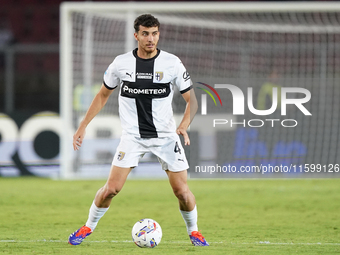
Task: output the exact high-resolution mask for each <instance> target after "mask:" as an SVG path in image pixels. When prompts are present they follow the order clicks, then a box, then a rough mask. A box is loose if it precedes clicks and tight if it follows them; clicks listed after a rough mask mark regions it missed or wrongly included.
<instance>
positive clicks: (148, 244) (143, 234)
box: [131, 219, 162, 248]
mask: <svg viewBox="0 0 340 255" xmlns="http://www.w3.org/2000/svg"><path fill="white" fill-rule="evenodd" d="M131 234H132V240H133V241H134V243H135V244H136V245H137V246H138V247H141V248H154V247H156V246H157V245H158V244H159V243H160V242H161V239H162V229H161V226H160V225H159V224H158V223H157V222H156V221H154V220H152V219H141V220H139V221H137V222H136V224H135V225H134V226H133V228H132V233H131Z"/></svg>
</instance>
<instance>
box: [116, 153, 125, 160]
mask: <svg viewBox="0 0 340 255" xmlns="http://www.w3.org/2000/svg"><path fill="white" fill-rule="evenodd" d="M124 156H125V152H122V151H120V152H119V153H118V157H117V159H118V160H119V161H121V160H122V159H123V158H124Z"/></svg>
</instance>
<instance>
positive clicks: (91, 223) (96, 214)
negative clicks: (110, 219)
mask: <svg viewBox="0 0 340 255" xmlns="http://www.w3.org/2000/svg"><path fill="white" fill-rule="evenodd" d="M108 209H109V208H98V207H97V206H96V205H95V204H94V201H93V203H92V205H91V208H90V212H89V218H88V219H87V222H86V224H85V226H87V227H89V228H90V229H91V230H92V231H93V230H94V229H95V228H96V226H97V224H98V221H99V220H100V218H101V217H103V216H104V214H105V213H106V211H107V210H108Z"/></svg>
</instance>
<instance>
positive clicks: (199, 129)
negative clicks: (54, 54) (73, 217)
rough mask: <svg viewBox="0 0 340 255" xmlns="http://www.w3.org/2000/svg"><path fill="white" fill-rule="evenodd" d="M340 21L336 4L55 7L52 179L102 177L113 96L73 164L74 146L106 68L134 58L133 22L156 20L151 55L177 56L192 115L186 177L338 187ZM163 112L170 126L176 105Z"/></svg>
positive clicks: (147, 163)
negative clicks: (191, 97) (304, 180)
mask: <svg viewBox="0 0 340 255" xmlns="http://www.w3.org/2000/svg"><path fill="white" fill-rule="evenodd" d="M339 11H340V5H339V4H338V3H334V2H332V3H327V2H324V3H317V2H308V3H294V2H287V3H214V2H212V3H202V2H198V3H181V2H175V3H147V2H145V3H141V2H139V3H130V2H126V3H90V2H83V3H63V4H62V6H61V26H60V27H61V33H60V34H61V82H60V84H61V85H60V88H61V98H60V109H61V117H62V121H63V128H64V132H63V136H62V137H61V157H60V159H61V176H62V177H63V178H83V177H91V178H95V177H100V178H101V177H104V176H106V175H107V173H108V171H109V168H110V165H111V161H112V157H113V155H114V153H115V149H116V146H117V145H118V142H119V137H120V134H121V128H120V122H119V117H118V93H119V89H116V90H115V91H114V93H113V94H112V95H111V97H110V99H109V101H108V103H107V105H106V106H105V107H104V109H103V110H102V111H101V112H100V113H99V115H98V116H96V117H95V119H94V120H93V121H92V122H91V124H90V125H89V126H88V128H87V134H86V139H85V140H84V144H83V146H82V148H81V150H79V151H77V152H73V151H72V135H73V133H74V131H75V130H76V128H77V126H78V124H79V122H80V121H81V119H82V118H83V116H84V114H85V112H86V110H87V108H88V107H89V105H90V103H91V101H92V99H93V97H94V95H95V94H96V92H97V91H98V89H99V88H100V86H101V84H102V80H103V73H104V71H105V70H106V68H107V67H108V65H109V64H110V63H111V62H112V61H113V59H114V58H115V57H116V56H117V55H119V54H122V53H125V52H127V51H130V50H132V49H134V48H135V47H136V43H135V40H134V37H133V32H134V30H133V21H134V19H135V18H136V17H137V16H138V15H140V14H143V13H151V14H153V15H154V16H155V17H157V18H158V19H159V21H160V23H161V27H160V32H161V34H160V41H159V46H158V47H159V48H160V49H162V50H165V51H168V52H171V53H173V54H175V55H177V56H178V57H179V58H180V59H181V60H182V62H183V63H184V65H185V66H186V68H187V70H188V71H189V72H190V75H191V78H192V80H193V83H194V91H195V93H196V97H197V99H198V103H199V109H198V112H197V114H196V116H195V119H194V121H193V123H192V124H191V127H190V137H191V146H190V148H189V149H187V151H186V152H187V156H188V158H189V160H190V165H191V167H190V174H191V176H193V177H205V178H207V177H227V178H228V177H300V176H304V177H305V176H309V177H311V176H312V177H324V176H326V177H327V176H330V177H333V176H334V177H335V176H337V175H339V173H338V172H339V163H340V161H339V159H338V158H339V157H338V155H340V139H339V138H340V137H339V136H340V128H339V127H340V126H339V110H338V109H340V103H339V102H340V100H339V98H340V85H339V84H340V83H339V78H340V72H339V70H340V12H339ZM228 84H229V85H233V86H234V87H235V88H236V89H238V90H239V91H241V94H243V96H244V100H243V108H244V109H243V112H242V109H240V108H237V107H236V103H235V102H236V101H237V100H236V97H235V96H234V95H233V94H232V93H231V90H230V89H226V88H225V87H224V88H223V85H228ZM207 85H209V86H210V87H209V86H207ZM211 88H214V89H215V92H216V94H215V92H214V91H213V90H212V89H211ZM229 88H230V87H229ZM249 88H250V90H249ZM292 88H298V89H299V90H298V91H297V90H294V89H293V90H292ZM274 91H276V94H275V93H274ZM305 92H306V93H307V92H310V95H311V98H310V100H307V99H308V95H307V94H308V93H307V94H306V93H305ZM218 96H219V97H220V100H219V99H218ZM239 99H240V98H239ZM275 99H276V100H275ZM285 99H286V100H285ZM249 100H251V102H250V103H249ZM289 100H290V101H289ZM237 102H239V100H238V101H237ZM275 102H276V103H275ZM294 102H295V103H294ZM298 102H300V103H298ZM302 102H303V103H302ZM285 103H286V104H285ZM239 106H240V105H238V107H239ZM251 106H253V107H251ZM173 107H174V114H175V119H176V120H177V124H178V122H179V121H180V119H181V116H182V114H183V112H184V108H185V102H184V100H183V98H182V97H181V96H180V94H179V93H177V94H175V96H174V103H173ZM273 107H274V108H273ZM241 108H242V107H241ZM253 108H254V109H253ZM269 109H274V110H275V111H272V112H271V113H268V112H266V113H265V110H269ZM303 109H305V110H306V111H307V112H309V113H310V114H311V115H308V114H306V111H303ZM237 111H238V113H237ZM260 111H262V112H261V113H262V114H260ZM284 113H285V114H284ZM337 160H338V161H337ZM228 167H229V170H228ZM270 167H272V168H270ZM155 168H157V171H158V172H162V171H161V170H160V167H159V165H158V164H157V159H156V158H155V157H154V156H152V155H146V156H145V157H144V158H143V159H142V163H141V166H140V167H139V169H143V171H144V172H143V173H144V175H145V176H155V172H154V171H153V170H152V169H155ZM242 169H243V170H242ZM136 173H138V170H137V171H136ZM133 175H134V172H133V173H132V176H133ZM136 176H138V174H136Z"/></svg>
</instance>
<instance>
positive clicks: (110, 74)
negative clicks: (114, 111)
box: [103, 59, 120, 89]
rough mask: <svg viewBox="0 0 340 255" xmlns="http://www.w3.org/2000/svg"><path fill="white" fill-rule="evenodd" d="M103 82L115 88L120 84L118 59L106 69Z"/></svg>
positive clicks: (108, 87)
mask: <svg viewBox="0 0 340 255" xmlns="http://www.w3.org/2000/svg"><path fill="white" fill-rule="evenodd" d="M103 83H104V86H105V87H106V88H107V89H115V88H116V87H117V86H118V85H119V83H120V79H119V77H118V71H117V67H116V59H115V60H114V61H113V62H112V63H111V64H110V65H109V67H108V68H107V69H106V71H105V73H104V81H103Z"/></svg>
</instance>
